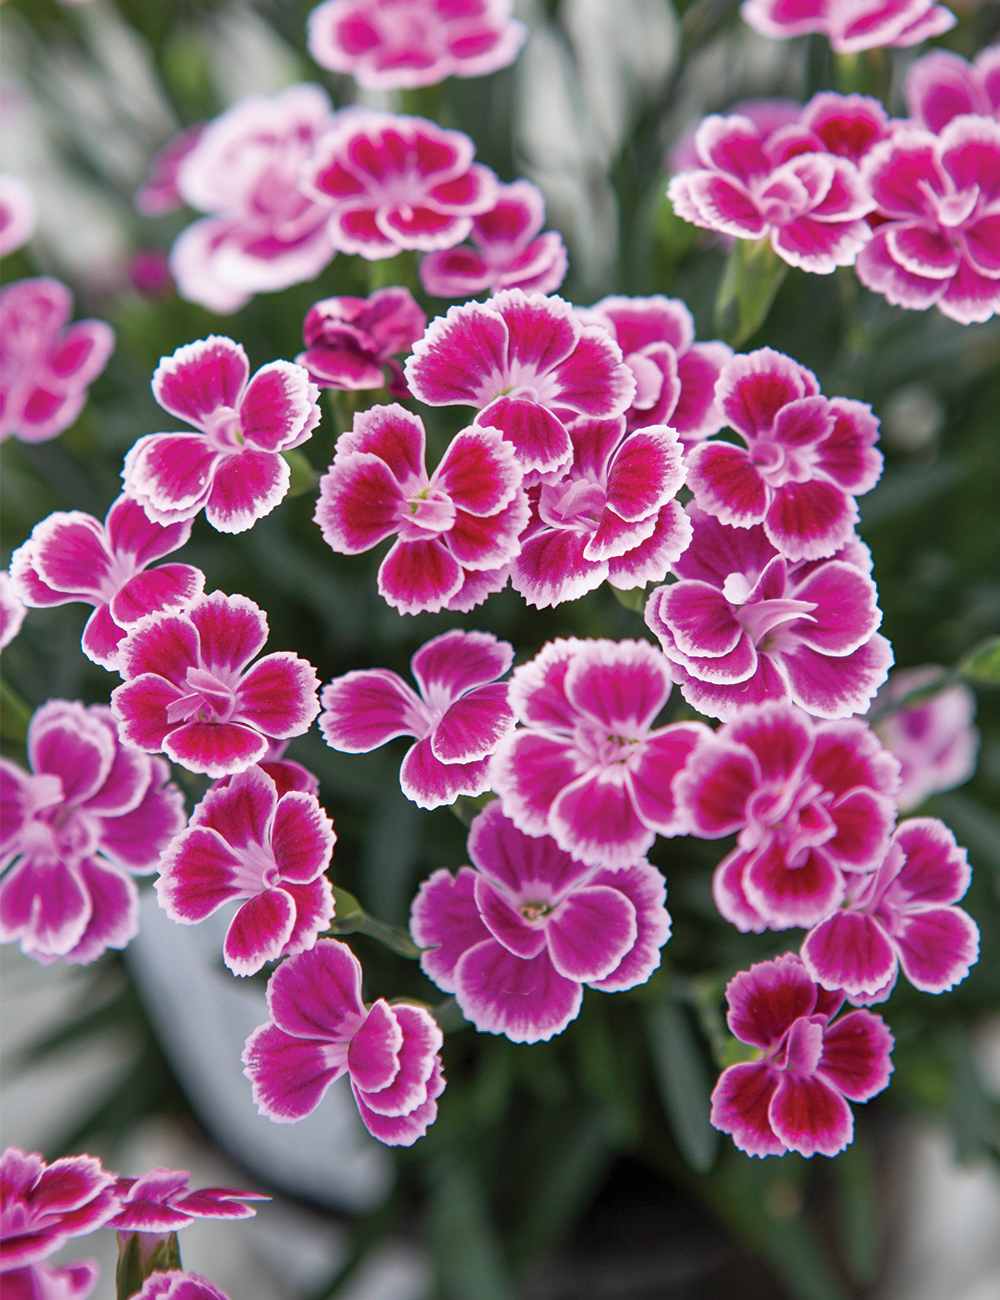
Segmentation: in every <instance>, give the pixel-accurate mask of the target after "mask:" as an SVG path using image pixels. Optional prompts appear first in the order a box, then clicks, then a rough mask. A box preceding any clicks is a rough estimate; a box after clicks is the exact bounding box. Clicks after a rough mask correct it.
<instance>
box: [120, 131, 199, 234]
mask: <svg viewBox="0 0 1000 1300" xmlns="http://www.w3.org/2000/svg"><path fill="white" fill-rule="evenodd" d="M204 130H205V123H204V122H195V123H194V125H193V126H186V127H185V128H184V130H183V131H178V133H177V134H176V135H175V136H172V137H171V138H170V139H169V140H168V141H167V143H166V144H165V145H163V147H162V148H160V149H157V151H156V153H154V154H153V157H152V158H151V159H150V162H149V176H148V177H147V179H146V183H145V185H143V186H142V187H141V188H140V189H138V190H136V193H135V206H136V208H137V209H138V211H139V212H141V213H142V215H143V216H144V217H161V216H164V215H165V214H166V213H168V212H176V211H177V209H178V208H182V207H183V206H184V199H183V197H182V196H181V192H180V190H179V189H178V188H177V172H178V169H179V168H180V165H181V163H182V162H183V161H184V159H185V158H186V157H187V156H188V154H189V153H190V152H191V150H192V149H193V148H194V147H195V145H196V144H197V143H198V141H199V140H200V139H201V136H202V132H203V131H204Z"/></svg>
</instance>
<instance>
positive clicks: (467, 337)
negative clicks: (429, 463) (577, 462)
mask: <svg viewBox="0 0 1000 1300" xmlns="http://www.w3.org/2000/svg"><path fill="white" fill-rule="evenodd" d="M405 370H406V379H407V382H408V383H409V385H410V390H411V391H412V393H413V394H414V396H415V397H417V398H419V400H420V401H422V402H426V403H427V405H428V406H474V407H476V408H477V409H478V411H479V415H478V416H477V417H476V423H477V424H479V425H487V426H490V427H493V428H496V429H499V430H500V431H501V432H502V434H503V436H504V438H505V439H506V440H507V441H508V442H509V443H510V444H511V445H512V446H513V448H514V451H515V453H516V455H517V459H518V463H519V464H520V466H521V468H522V469H523V470H524V472H525V474H531V475H532V476H533V477H535V478H538V477H543V478H547V479H550V480H551V479H557V478H559V477H561V476H562V474H563V473H565V471H566V470H567V469H568V467H569V463H570V461H571V460H572V458H573V444H572V441H571V440H570V436H569V432H568V429H567V424H568V423H571V422H572V421H573V420H574V419H575V418H576V417H577V416H581V415H585V416H588V417H590V418H591V419H598V420H609V419H615V418H616V417H617V416H619V415H624V414H625V412H626V411H627V410H628V408H629V405H630V404H631V402H632V399H633V397H634V396H635V380H634V378H633V377H632V372H631V370H629V368H628V366H626V365H625V363H624V361H623V360H622V354H621V349H620V348H619V347H618V345H617V343H615V342H614V341H613V340H612V339H611V338H609V337H608V333H607V331H606V330H605V329H603V328H601V327H600V326H596V325H590V326H584V325H582V324H581V323H580V321H579V319H578V318H577V315H576V313H575V312H574V310H573V308H572V307H571V306H570V305H569V303H567V302H563V300H562V299H561V298H546V297H544V296H543V295H542V294H532V295H530V296H528V295H526V294H524V293H522V292H521V290H520V289H505V290H503V292H501V293H498V294H497V295H496V296H495V297H494V298H492V299H491V300H490V301H489V302H485V303H480V302H467V303H465V304H463V305H462V306H460V307H451V308H449V310H448V314H447V315H446V316H443V317H438V319H437V320H435V321H432V322H431V325H430V327H429V329H428V330H427V333H426V334H425V335H424V337H423V338H422V339H420V340H418V341H417V342H416V343H415V344H414V345H413V356H411V357H410V359H409V360H408V361H407V363H406V366H405Z"/></svg>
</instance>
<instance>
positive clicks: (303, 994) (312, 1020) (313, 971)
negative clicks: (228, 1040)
mask: <svg viewBox="0 0 1000 1300" xmlns="http://www.w3.org/2000/svg"><path fill="white" fill-rule="evenodd" d="M267 1005H268V1010H269V1011H270V1013H271V1019H270V1020H269V1021H268V1022H267V1023H266V1024H263V1025H261V1026H260V1027H259V1028H257V1029H255V1030H254V1032H253V1033H252V1034H251V1035H250V1037H249V1038H248V1039H247V1044H246V1049H245V1051H244V1053H243V1063H244V1065H245V1066H246V1069H245V1070H244V1071H243V1073H244V1074H245V1075H246V1076H247V1078H248V1079H249V1080H250V1081H251V1083H252V1084H253V1099H254V1101H255V1102H256V1103H257V1109H258V1110H259V1111H260V1113H261V1114H262V1115H266V1116H267V1117H268V1118H269V1119H272V1120H274V1121H275V1123H277V1124H294V1123H295V1122H296V1120H300V1119H304V1118H305V1116H306V1115H309V1114H311V1113H312V1112H313V1111H314V1110H315V1109H316V1107H317V1106H318V1105H319V1104H320V1102H321V1101H322V1100H323V1097H324V1095H325V1093H326V1090H327V1088H329V1086H330V1084H331V1083H333V1082H334V1080H335V1079H339V1078H340V1076H341V1075H343V1074H347V1075H349V1077H350V1080H351V1088H352V1089H353V1091H354V1098H355V1100H356V1101H357V1103H358V1110H359V1111H360V1112H361V1118H362V1120H363V1121H364V1123H365V1127H366V1128H367V1129H368V1131H369V1133H371V1134H372V1135H373V1136H374V1137H377V1138H378V1139H379V1141H380V1142H385V1143H386V1145H388V1146H406V1147H408V1146H412V1145H413V1143H414V1142H416V1140H417V1138H419V1137H423V1135H424V1134H425V1133H426V1132H427V1129H428V1127H429V1126H430V1125H431V1124H433V1123H434V1120H435V1119H436V1118H437V1098H438V1097H440V1095H441V1093H442V1092H443V1091H444V1074H443V1072H442V1068H441V1057H440V1055H439V1053H440V1050H441V1044H442V1042H443V1041H444V1039H443V1036H442V1034H441V1030H440V1029H439V1028H438V1026H437V1023H436V1022H435V1020H434V1017H433V1016H432V1015H431V1014H430V1012H429V1011H427V1010H426V1009H425V1008H424V1007H421V1006H415V1005H413V1004H411V1003H408V1002H397V1003H394V1004H392V1005H391V1006H390V1005H389V1003H388V1002H386V1001H384V999H382V998H379V999H378V1001H377V1002H374V1003H373V1004H372V1005H371V1006H370V1007H366V1006H365V1004H364V1003H363V1002H362V1000H361V963H360V962H359V961H358V959H357V958H356V957H355V956H354V954H353V953H352V952H351V950H350V948H348V946H347V945H346V944H345V943H339V942H338V941H337V940H336V939H321V940H320V941H319V943H317V944H316V946H315V948H311V949H310V950H309V951H308V952H304V953H300V954H299V955H298V956H297V957H291V958H289V960H288V961H285V962H282V964H281V965H280V966H279V967H278V969H277V970H276V971H275V973H274V974H273V975H272V976H271V979H270V980H269V981H268V985H267Z"/></svg>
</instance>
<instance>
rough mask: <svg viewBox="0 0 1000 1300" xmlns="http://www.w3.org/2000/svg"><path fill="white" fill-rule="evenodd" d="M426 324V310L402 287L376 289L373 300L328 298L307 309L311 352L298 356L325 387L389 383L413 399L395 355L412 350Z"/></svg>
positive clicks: (305, 337) (395, 392) (304, 331)
mask: <svg viewBox="0 0 1000 1300" xmlns="http://www.w3.org/2000/svg"><path fill="white" fill-rule="evenodd" d="M426 327H427V317H426V316H425V315H424V312H423V309H422V308H421V307H420V305H419V304H418V303H417V302H415V301H414V298H413V295H412V294H411V293H410V291H409V289H403V288H400V287H399V286H392V287H391V288H388V289H376V291H375V292H374V293H373V294H372V295H371V296H370V297H368V298H324V299H323V300H322V302H317V303H313V305H312V306H311V307H310V308H309V311H308V312H307V313H306V318H305V320H304V321H303V323H302V338H303V341H304V342H305V345H306V351H305V352H300V353H299V355H298V356H297V357H296V358H295V360H296V361H297V362H298V363H299V365H300V366H305V368H306V369H307V370H308V371H309V376H310V378H311V379H313V380H314V381H315V382H316V383H317V384H319V386H320V388H346V389H348V390H352V391H356V390H359V389H365V388H382V387H383V386H386V387H388V389H389V391H390V392H391V393H392V395H393V396H394V397H403V398H405V397H409V395H410V390H409V389H408V388H407V387H406V381H405V380H404V379H403V367H402V366H401V365H400V364H399V362H398V361H397V360H396V359H395V357H394V355H393V354H394V353H397V352H409V350H410V348H411V346H412V345H413V343H414V342H416V340H417V339H418V338H420V337H421V335H422V334H423V332H424V330H425V328H426ZM383 367H385V369H386V370H388V378H387V377H386V374H385V372H384V370H383Z"/></svg>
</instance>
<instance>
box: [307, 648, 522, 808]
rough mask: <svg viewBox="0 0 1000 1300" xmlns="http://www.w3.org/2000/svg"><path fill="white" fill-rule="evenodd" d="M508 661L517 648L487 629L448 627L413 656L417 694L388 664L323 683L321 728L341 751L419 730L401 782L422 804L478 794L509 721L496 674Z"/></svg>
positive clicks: (365, 750)
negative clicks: (464, 630)
mask: <svg viewBox="0 0 1000 1300" xmlns="http://www.w3.org/2000/svg"><path fill="white" fill-rule="evenodd" d="M513 662H514V647H513V646H512V645H510V644H508V642H506V641H498V640H497V639H496V637H495V636H493V635H492V633H490V632H462V631H461V630H459V629H455V630H454V631H452V632H445V633H444V634H443V635H442V636H436V637H434V639H433V640H431V641H427V642H426V643H425V644H424V645H422V646H421V647H420V649H419V650H418V651H417V652H416V654H415V655H414V656H413V658H412V659H411V660H410V669H411V671H412V673H413V677H414V680H415V681H416V683H417V686H418V688H419V690H420V694H419V695H418V694H417V692H416V691H414V690H413V689H412V688H411V687H409V686H407V684H406V682H404V681H403V679H402V678H401V677H400V676H398V674H396V673H393V672H389V671H388V670H387V669H385V668H372V669H367V670H361V671H357V672H351V673H345V674H344V676H343V677H335V678H334V679H333V681H332V682H331V683H330V684H329V686H324V688H323V691H322V694H321V695H320V703H321V704H322V705H323V709H324V712H323V713H321V714H320V718H319V729H320V731H321V732H322V733H323V739H324V740H325V741H326V743H327V744H328V745H329V746H330V748H331V749H337V750H340V752H341V753H344V754H367V753H369V752H370V751H371V750H373V749H378V748H379V747H380V746H382V745H385V744H387V743H388V742H389V741H390V740H394V739H395V738H396V737H397V736H414V737H416V742H417V743H416V744H415V745H411V746H410V748H409V750H408V751H407V753H406V757H405V758H404V759H403V764H402V767H401V768H400V769H399V784H400V786H401V787H402V790H403V794H405V795H406V797H407V799H412V800H413V802H414V803H415V804H417V806H418V807H420V808H439V807H440V806H441V805H442V804H449V803H454V802H455V800H456V799H457V798H458V796H459V795H463V794H464V795H469V796H471V797H475V796H476V795H480V794H483V792H484V791H485V790H487V789H489V776H488V774H487V768H488V767H489V757H490V755H491V754H492V753H493V751H494V750H495V749H496V747H497V745H498V743H499V741H500V738H501V736H505V735H506V734H507V732H508V731H511V730H513V727H514V715H513V714H512V713H511V711H510V708H509V706H508V704H507V686H506V683H502V682H498V681H497V680H496V679H497V678H498V677H502V676H503V675H504V673H505V672H506V671H507V670H508V668H510V666H511V664H512V663H513Z"/></svg>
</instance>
